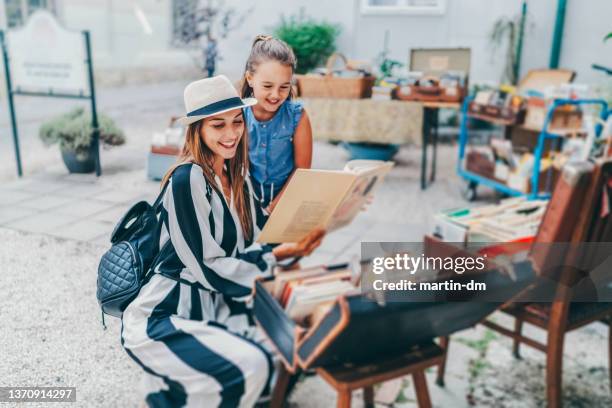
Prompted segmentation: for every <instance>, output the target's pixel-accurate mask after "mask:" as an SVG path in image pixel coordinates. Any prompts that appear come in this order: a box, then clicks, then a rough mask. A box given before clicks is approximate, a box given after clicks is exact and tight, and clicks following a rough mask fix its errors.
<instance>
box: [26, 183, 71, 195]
mask: <svg viewBox="0 0 612 408" xmlns="http://www.w3.org/2000/svg"><path fill="white" fill-rule="evenodd" d="M69 187H70V184H68V183H65V182H62V181H60V180H53V181H45V180H37V179H34V180H32V181H31V182H29V183H24V184H23V185H22V186H21V187H20V188H19V190H20V191H25V192H30V193H34V194H47V193H54V192H56V191H59V190H63V189H66V188H69Z"/></svg>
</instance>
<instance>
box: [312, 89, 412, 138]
mask: <svg viewBox="0 0 612 408" xmlns="http://www.w3.org/2000/svg"><path fill="white" fill-rule="evenodd" d="M300 101H302V102H303V103H304V107H305V108H306V110H307V111H308V116H309V117H310V122H311V123H312V135H313V138H314V139H315V140H328V141H343V142H354V143H379V144H416V145H420V144H421V130H422V121H423V106H422V104H421V103H419V102H404V101H396V100H377V99H334V98H302V99H300Z"/></svg>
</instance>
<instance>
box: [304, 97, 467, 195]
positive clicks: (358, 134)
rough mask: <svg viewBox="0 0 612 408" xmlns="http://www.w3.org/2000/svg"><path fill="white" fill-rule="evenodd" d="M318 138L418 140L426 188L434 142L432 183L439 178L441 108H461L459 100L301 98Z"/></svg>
mask: <svg viewBox="0 0 612 408" xmlns="http://www.w3.org/2000/svg"><path fill="white" fill-rule="evenodd" d="M300 100H301V101H302V102H303V103H304V107H305V108H306V109H307V110H308V115H309V117H310V121H311V123H312V134H313V138H314V139H315V140H327V141H344V142H353V143H379V144H408V143H410V144H414V145H417V146H419V145H420V146H421V147H422V154H421V189H423V190H424V189H426V188H427V185H428V182H427V178H428V177H427V160H428V159H427V156H428V153H427V150H428V147H429V146H430V145H431V146H432V149H433V151H432V160H431V174H430V177H429V183H431V182H433V181H434V180H435V178H436V158H437V145H438V112H439V110H440V109H455V110H460V109H461V103H459V102H415V101H400V100H378V99H335V98H301V99H300Z"/></svg>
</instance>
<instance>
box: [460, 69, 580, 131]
mask: <svg viewBox="0 0 612 408" xmlns="http://www.w3.org/2000/svg"><path fill="white" fill-rule="evenodd" d="M574 76H575V73H574V71H570V70H566V69H536V70H531V71H529V72H528V73H527V75H525V76H524V77H523V78H522V79H521V81H520V82H519V84H518V86H517V89H516V94H517V95H515V96H516V97H518V95H523V94H527V93H537V94H543V93H544V91H545V90H546V89H547V88H549V87H551V86H561V85H563V84H566V83H570V82H571V81H572V80H573V79H574ZM496 92H497V94H498V96H499V93H500V92H501V90H500V91H496ZM494 94H495V91H493V92H491V98H489V101H488V102H486V103H483V102H484V101H483V100H478V99H482V98H478V99H475V100H474V101H473V102H472V103H470V106H469V107H468V114H469V116H472V117H475V118H477V119H482V120H488V121H492V122H497V123H500V124H503V125H520V124H522V123H524V122H525V123H527V121H528V120H531V121H532V123H533V124H534V126H535V127H534V128H537V126H538V124H540V128H541V127H542V125H543V123H544V118H545V115H546V103H545V101H544V100H543V99H542V98H538V97H530V98H527V100H526V101H525V100H523V101H521V103H520V105H519V104H518V102H516V101H511V102H509V101H507V103H505V104H500V103H499V98H492V96H494ZM510 97H512V95H510V96H508V98H510ZM532 106H533V107H534V108H535V107H536V106H539V107H540V108H541V109H543V110H544V112H543V113H542V112H541V111H539V110H537V109H536V110H534V111H533V112H532V113H531V115H532V117H531V118H528V117H527V116H529V109H530V107H532ZM530 127H531V126H530Z"/></svg>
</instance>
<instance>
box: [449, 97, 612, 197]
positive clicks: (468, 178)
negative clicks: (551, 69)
mask: <svg viewBox="0 0 612 408" xmlns="http://www.w3.org/2000/svg"><path fill="white" fill-rule="evenodd" d="M472 100H473V96H469V97H467V98H465V100H464V102H463V106H462V109H461V124H460V132H459V160H458V162H457V174H458V175H459V176H460V177H462V178H463V179H464V180H465V182H466V186H465V190H464V197H465V198H466V199H467V200H468V201H473V200H475V199H476V189H477V188H478V186H479V185H484V186H487V187H489V188H492V189H494V190H495V191H497V192H499V193H501V194H505V195H508V196H511V197H518V196H527V197H528V198H530V199H534V198H549V197H550V191H551V190H552V187H553V186H552V183H551V169H550V168H549V170H548V172H547V174H546V178H547V180H546V184H545V189H544V191H540V188H539V186H540V177H541V174H540V168H541V164H542V156H543V155H544V153H545V146H546V143H547V142H548V141H551V142H552V143H553V144H554V145H555V146H557V147H558V148H560V147H561V145H562V143H563V141H564V139H565V136H566V135H567V134H568V132H567V131H564V130H563V129H560V130H556V131H554V130H553V131H549V130H548V129H549V124H550V123H551V120H552V118H553V113H554V111H555V109H557V108H559V107H562V106H566V105H574V106H579V105H580V106H583V105H599V106H601V112H600V119H601V120H602V121H605V120H606V118H607V116H608V114H609V113H610V112H609V111H608V104H607V103H606V101H604V100H602V99H557V100H555V101H554V102H553V103H552V104H551V106H550V107H549V108H548V110H547V113H546V117H545V120H544V124H543V126H542V129H541V130H540V131H539V134H538V136H537V142H536V146H535V149H534V151H533V152H532V153H533V155H534V162H533V170H532V173H531V176H530V181H531V191H530V192H524V191H521V190H518V189H515V188H512V187H510V186H508V185H507V184H506V183H503V182H501V181H498V180H495V179H493V178H489V177H486V176H483V175H481V174H478V173H476V172H474V171H470V170H468V169H467V166H466V164H467V158H466V148H467V145H468V141H469V138H470V135H469V132H468V126H467V122H468V119H469V118H474V119H478V120H482V121H485V122H488V123H491V124H494V125H498V126H502V127H504V128H506V130H507V128H508V127H510V126H513V124H512V123H511V122H510V121H505V120H503V119H497V118H492V117H488V116H482V115H477V114H474V113H470V112H469V111H468V107H469V104H470V102H471V101H472ZM601 130H602V126H601V125H599V124H598V125H596V127H595V135H596V137H599V135H600V133H601ZM506 137H507V132H506Z"/></svg>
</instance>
